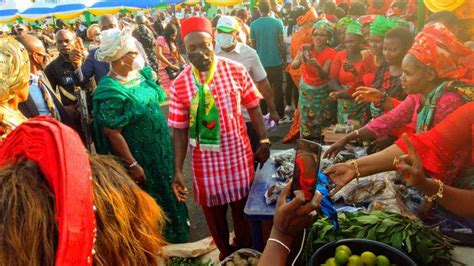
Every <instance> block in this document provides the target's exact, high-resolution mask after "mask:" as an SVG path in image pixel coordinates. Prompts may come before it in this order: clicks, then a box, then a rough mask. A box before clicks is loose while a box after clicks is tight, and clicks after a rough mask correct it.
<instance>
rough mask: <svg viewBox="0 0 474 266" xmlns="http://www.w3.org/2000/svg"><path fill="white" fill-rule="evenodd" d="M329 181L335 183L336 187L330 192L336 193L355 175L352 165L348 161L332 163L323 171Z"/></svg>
mask: <svg viewBox="0 0 474 266" xmlns="http://www.w3.org/2000/svg"><path fill="white" fill-rule="evenodd" d="M324 174H326V175H327V176H328V177H329V179H331V181H332V182H333V183H334V184H336V187H335V188H334V189H332V190H331V194H334V193H336V192H337V191H339V190H340V189H341V188H343V187H344V186H345V185H347V184H348V183H349V182H350V181H351V180H352V179H354V178H355V177H356V175H357V173H356V170H355V168H354V166H352V165H351V164H348V163H338V164H335V165H332V166H331V167H329V168H328V169H326V170H325V171H324Z"/></svg>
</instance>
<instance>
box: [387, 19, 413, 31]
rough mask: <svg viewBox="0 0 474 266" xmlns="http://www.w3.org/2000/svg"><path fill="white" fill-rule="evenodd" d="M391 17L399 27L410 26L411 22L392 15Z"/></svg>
mask: <svg viewBox="0 0 474 266" xmlns="http://www.w3.org/2000/svg"><path fill="white" fill-rule="evenodd" d="M390 19H391V20H392V21H393V22H394V23H395V24H396V25H397V27H405V28H407V29H408V28H410V23H408V21H406V20H404V19H402V18H399V17H392V18H390Z"/></svg>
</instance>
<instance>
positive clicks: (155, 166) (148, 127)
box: [92, 68, 189, 243]
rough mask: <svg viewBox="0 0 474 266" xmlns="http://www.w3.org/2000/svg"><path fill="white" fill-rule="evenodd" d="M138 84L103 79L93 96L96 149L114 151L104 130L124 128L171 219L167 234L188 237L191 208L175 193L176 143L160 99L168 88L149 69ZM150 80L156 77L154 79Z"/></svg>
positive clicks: (149, 184)
mask: <svg viewBox="0 0 474 266" xmlns="http://www.w3.org/2000/svg"><path fill="white" fill-rule="evenodd" d="M141 74H142V75H143V77H142V78H141V79H140V80H139V82H137V83H136V86H131V87H128V88H126V87H125V86H124V85H122V84H121V83H120V82H118V81H117V80H115V79H114V78H112V77H110V76H105V77H103V78H102V79H101V81H100V82H99V85H98V86H97V88H96V90H95V92H94V94H93V102H92V105H93V111H94V118H95V119H94V129H95V136H96V143H97V150H98V152H99V153H101V154H113V153H114V152H113V149H112V148H111V145H110V143H109V141H108V139H107V137H106V136H105V135H104V133H103V128H113V129H115V128H120V129H122V136H123V137H124V138H125V140H126V142H127V145H128V147H129V149H130V152H131V153H132V155H133V157H134V158H135V160H137V162H138V163H139V164H140V166H141V167H143V169H144V171H145V176H146V177H147V179H146V184H145V191H146V192H147V193H149V194H150V195H151V196H152V197H153V198H154V199H155V200H156V202H157V203H158V205H160V207H161V208H162V209H163V211H164V212H165V213H166V216H167V217H168V221H167V223H166V227H165V230H164V236H165V238H166V240H167V241H169V242H171V243H184V242H187V240H188V235H189V226H188V211H187V208H186V205H185V204H184V203H179V202H178V201H177V200H176V198H175V196H174V194H173V191H172V188H171V183H172V179H173V175H174V166H173V145H172V140H171V136H170V133H169V128H168V126H167V125H166V117H165V116H164V115H163V113H162V111H161V108H160V103H161V102H162V101H163V91H162V89H161V88H160V87H159V86H157V85H156V84H155V82H154V80H153V79H152V78H151V70H150V68H145V69H143V71H141ZM150 78H151V79H150Z"/></svg>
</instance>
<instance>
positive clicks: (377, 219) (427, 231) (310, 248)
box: [303, 211, 453, 265]
mask: <svg viewBox="0 0 474 266" xmlns="http://www.w3.org/2000/svg"><path fill="white" fill-rule="evenodd" d="M338 220H339V226H340V229H339V233H338V234H337V235H336V234H335V232H334V230H332V228H333V226H332V222H331V221H330V220H329V219H327V218H322V219H319V220H317V221H316V222H315V223H314V224H313V226H312V228H311V230H310V232H309V233H308V238H307V240H306V244H305V250H304V253H303V255H304V256H303V258H304V260H305V261H306V262H308V261H309V259H310V258H311V256H312V255H313V253H314V252H315V251H316V249H317V248H319V247H320V246H321V245H322V244H326V243H329V242H332V241H335V240H340V239H346V238H361V239H371V240H375V241H379V242H382V243H385V244H387V245H390V246H392V247H394V248H397V249H399V250H401V251H403V252H405V253H406V254H407V255H408V256H410V257H411V258H412V259H413V260H414V261H415V262H417V263H418V264H420V265H452V261H453V258H452V254H451V251H452V250H453V245H452V241H451V240H450V239H448V238H447V237H445V236H444V235H443V234H442V233H441V232H440V231H439V228H437V227H429V226H426V225H424V224H422V223H421V222H419V221H413V220H410V219H408V218H407V217H405V216H401V215H399V214H396V213H389V212H383V211H372V212H369V213H362V212H357V213H343V214H341V215H339V217H338ZM328 228H330V229H331V230H329V229H328Z"/></svg>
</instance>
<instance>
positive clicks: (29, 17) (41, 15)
mask: <svg viewBox="0 0 474 266" xmlns="http://www.w3.org/2000/svg"><path fill="white" fill-rule="evenodd" d="M53 9H54V8H52V7H39V6H38V7H36V6H35V5H33V6H32V7H30V8H28V9H26V10H25V11H23V12H21V13H20V14H18V15H19V17H21V18H22V19H23V20H24V21H28V22H33V21H35V20H42V19H45V18H47V17H50V16H52V15H53Z"/></svg>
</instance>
